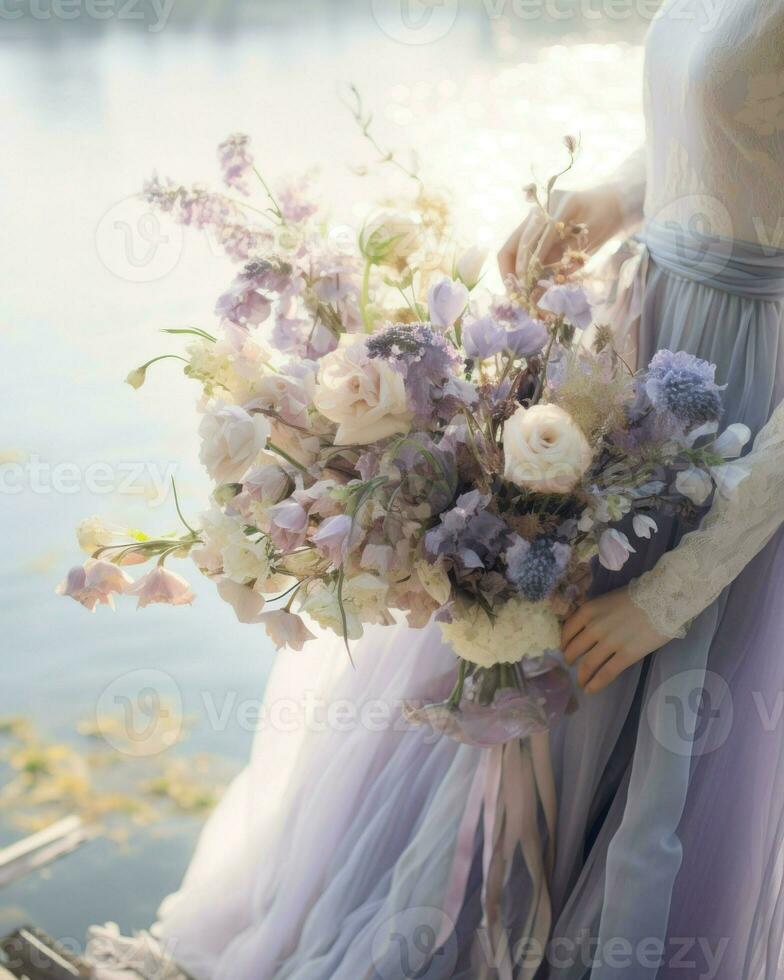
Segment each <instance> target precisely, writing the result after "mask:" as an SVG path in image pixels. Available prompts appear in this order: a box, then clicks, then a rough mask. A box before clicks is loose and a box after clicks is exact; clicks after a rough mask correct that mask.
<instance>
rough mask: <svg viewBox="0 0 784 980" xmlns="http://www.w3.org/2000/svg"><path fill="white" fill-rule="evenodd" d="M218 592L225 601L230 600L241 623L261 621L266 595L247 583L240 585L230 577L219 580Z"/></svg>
mask: <svg viewBox="0 0 784 980" xmlns="http://www.w3.org/2000/svg"><path fill="white" fill-rule="evenodd" d="M218 594H219V595H220V597H221V599H223V601H224V602H228V603H229V605H230V606H231V607H232V609H233V610H234V612H235V614H236V616H237V619H238V620H239V621H240V622H241V623H248V624H250V623H258V622H260V614H261V610H262V609H263V608H264V596H263V595H259V593H258V592H255V591H254V590H253V589H251V588H250V587H249V586H247V585H240V584H239V583H238V582H234V581H232V579H230V578H222V579H220V580H219V582H218Z"/></svg>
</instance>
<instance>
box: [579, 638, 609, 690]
mask: <svg viewBox="0 0 784 980" xmlns="http://www.w3.org/2000/svg"><path fill="white" fill-rule="evenodd" d="M615 653H616V651H615V647H614V646H613V644H612V643H610V642H609V641H608V640H605V641H603V642H602V643H597V644H596V645H595V646H593V647H591V649H590V650H589V651H588V653H586V654H585V656H584V657H583V659H582V660H581V661H580V666H579V668H578V670H577V683H578V684H579V685H580V687H584V688H587V686H588V684H589V682H590V681H591V679H592V678H593V677H594V676H595V675H596V674H597V673H598V671H599V670H600V669H601V668H602V667H603V666H604V665H605V664H606V663H607V661H608V660H610V658H611V657H614V656H615Z"/></svg>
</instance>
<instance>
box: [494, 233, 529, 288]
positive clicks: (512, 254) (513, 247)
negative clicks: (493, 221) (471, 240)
mask: <svg viewBox="0 0 784 980" xmlns="http://www.w3.org/2000/svg"><path fill="white" fill-rule="evenodd" d="M523 224H525V222H523ZM522 231H523V225H518V226H517V228H515V230H514V231H513V232H512V234H511V235H510V236H509V238H507V240H506V241H505V242H504V244H503V247H502V248H501V251H500V252H499V253H498V268H499V269H500V271H501V275H502V277H504V278H506V276H511V275H512V274H513V273H514V271H515V269H516V268H517V248H518V245H519V243H520V235H521V234H522Z"/></svg>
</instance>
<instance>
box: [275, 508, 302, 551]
mask: <svg viewBox="0 0 784 980" xmlns="http://www.w3.org/2000/svg"><path fill="white" fill-rule="evenodd" d="M269 518H270V537H271V538H272V543H273V544H274V545H275V547H276V548H280V549H281V551H293V549H294V548H299V547H300V545H302V544H304V542H305V535H306V533H307V530H308V514H307V511H306V510H305V508H304V507H302V506H301V505H300V504H298V503H297V502H296V500H291V499H289V500H284V501H282V502H281V503H279V504H276V505H275V506H274V507H271V508H270V511H269Z"/></svg>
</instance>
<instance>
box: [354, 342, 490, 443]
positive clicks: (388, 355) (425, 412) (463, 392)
mask: <svg viewBox="0 0 784 980" xmlns="http://www.w3.org/2000/svg"><path fill="white" fill-rule="evenodd" d="M366 346H367V352H368V357H371V358H375V357H378V358H381V359H383V360H385V361H388V362H389V363H390V364H391V365H392V366H393V367H395V368H397V370H399V371H400V373H401V374H403V375H404V377H405V383H406V392H407V394H408V398H409V401H410V403H411V408H412V409H413V411H414V414H415V422H416V423H417V424H422V425H427V424H428V423H429V422H431V421H432V420H433V418H434V417H435V418H438V419H449V418H451V417H452V416H453V415H454V413H455V411H456V410H457V408H458V407H459V406H458V405H457V402H458V401H462V400H464V399H468V400H469V403H470V402H471V401H473V400H474V398H473V397H472V396H473V394H474V389H473V387H471V386H468V387H467V388H462V387H460V386H459V385H456V384H453V382H454V381H456V377H455V375H456V373H457V371H458V370H459V368H460V364H461V360H460V355H459V354H458V353H457V351H456V350H455V349H454V348H453V347H452V345H451V344H450V343H449V341H448V340H446V338H445V337H443V336H442V335H441V334H440V333H438V332H437V331H435V330H434V329H433V328H432V327H431V326H430V325H429V324H427V323H412V324H406V323H395V324H392V325H391V326H388V327H386V328H385V329H384V330H381V331H380V332H379V333H376V334H373V335H372V336H371V337H369V338H368V340H367V345H366Z"/></svg>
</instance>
